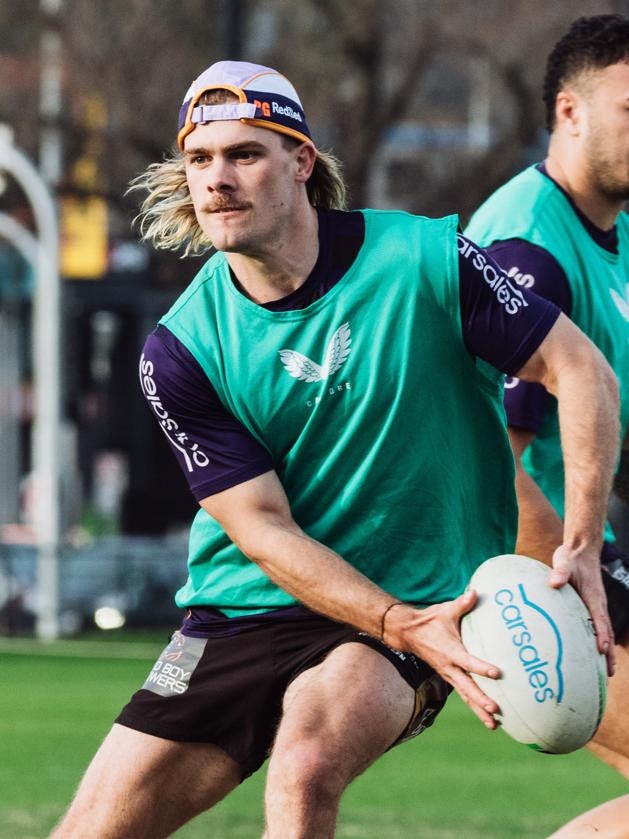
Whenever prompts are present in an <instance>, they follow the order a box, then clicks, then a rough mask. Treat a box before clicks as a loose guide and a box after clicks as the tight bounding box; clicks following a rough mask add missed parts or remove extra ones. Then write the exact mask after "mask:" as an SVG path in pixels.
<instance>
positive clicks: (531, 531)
mask: <svg viewBox="0 0 629 839" xmlns="http://www.w3.org/2000/svg"><path fill="white" fill-rule="evenodd" d="M515 489H516V493H517V496H518V510H519V517H518V538H517V543H516V551H517V553H519V554H524V556H531V557H533V558H534V559H538V560H539V561H540V562H545V563H546V565H552V562H553V554H554V552H555V550H556V549H557V548H558V547H559V545H561V543H562V542H563V522H562V521H561V518H560V517H559V515H558V514H557V512H556V511H555V509H554V507H553V506H552V504H551V503H550V501H549V500H548V499H547V498H546V496H545V495H544V493H543V492H542V491H541V489H540V488H539V486H538V485H537V484H536V483H535V481H534V480H533V478H531V476H530V475H529V474H528V473H527V472H525V471H524V469H522V468H521V467H520V468H519V469H518V470H517V472H516V479H515Z"/></svg>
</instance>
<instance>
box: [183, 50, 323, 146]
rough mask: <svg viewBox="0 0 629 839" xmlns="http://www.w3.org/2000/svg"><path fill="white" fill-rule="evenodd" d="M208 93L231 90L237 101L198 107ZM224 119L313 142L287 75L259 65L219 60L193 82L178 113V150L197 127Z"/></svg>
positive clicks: (304, 116) (299, 102) (301, 108)
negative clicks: (235, 120) (210, 91)
mask: <svg viewBox="0 0 629 839" xmlns="http://www.w3.org/2000/svg"><path fill="white" fill-rule="evenodd" d="M209 90H230V91H231V92H232V93H235V94H236V96H237V97H238V99H239V101H238V102H225V103H224V104H222V105H199V104H198V102H199V99H200V98H201V97H202V96H203V94H204V93H207V91H209ZM226 119H237V120H240V121H241V122H244V123H246V124H247V125H256V126H258V127H259V128H269V129H271V131H278V132H279V133H280V134H286V135H287V136H289V137H294V138H295V139H296V140H299V141H300V142H306V141H308V142H312V138H311V136H310V130H309V129H308V126H307V125H306V115H305V114H304V110H303V107H302V104H301V101H300V99H299V96H298V95H297V91H296V90H295V88H294V87H293V85H292V84H291V83H290V82H289V81H288V79H287V78H286V76H282V74H281V73H278V72H277V70H272V69H271V68H270V67H263V66H262V65H261V64H250V63H249V62H247V61H218V62H217V63H216V64H212V66H211V67H208V69H207V70H205V71H204V72H203V73H201V75H200V76H199V77H198V78H197V79H195V80H194V81H193V82H192V84H191V85H190V87H189V89H188V92H187V93H186V95H185V97H184V100H183V104H182V106H181V109H180V111H179V128H178V133H177V143H178V145H179V148H180V149H183V141H184V138H185V137H186V136H187V135H188V134H189V133H190V132H191V131H194V129H195V127H196V126H197V125H203V124H205V123H208V122H213V121H215V120H226Z"/></svg>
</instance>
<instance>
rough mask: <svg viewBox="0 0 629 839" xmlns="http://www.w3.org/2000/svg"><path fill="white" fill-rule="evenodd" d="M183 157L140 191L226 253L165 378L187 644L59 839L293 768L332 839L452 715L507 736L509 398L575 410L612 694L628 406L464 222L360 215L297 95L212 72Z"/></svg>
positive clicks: (102, 760)
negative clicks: (496, 581)
mask: <svg viewBox="0 0 629 839" xmlns="http://www.w3.org/2000/svg"><path fill="white" fill-rule="evenodd" d="M178 143H179V148H180V153H178V154H177V155H175V156H174V157H173V158H170V159H167V160H166V161H164V162H162V163H157V164H154V165H152V166H151V167H150V168H149V169H148V170H147V172H146V173H144V174H143V175H141V176H140V177H139V179H138V180H136V183H135V186H136V187H141V188H143V189H146V190H147V191H148V192H147V195H146V198H145V201H144V204H143V209H142V218H143V232H144V236H145V238H146V239H148V240H149V241H152V242H153V243H154V244H156V245H157V246H159V247H167V248H169V247H170V248H174V247H177V248H183V250H184V252H188V253H194V252H199V251H202V250H207V249H208V248H209V247H210V245H212V246H213V247H214V248H215V249H216V251H217V252H216V253H215V254H214V255H213V256H211V258H209V260H208V261H207V262H206V264H205V266H204V267H203V268H202V269H201V271H200V273H199V274H198V275H197V277H196V278H195V279H194V280H193V281H192V283H191V285H190V286H189V287H188V289H187V290H186V291H185V292H184V293H183V295H182V296H181V297H180V298H179V300H178V301H177V302H176V303H175V304H174V305H173V307H172V308H171V309H170V311H169V312H168V313H167V314H166V315H165V316H164V317H163V318H162V320H161V321H160V323H159V325H158V326H157V328H156V329H155V331H154V332H153V333H152V334H151V335H150V336H149V337H148V339H147V342H146V345H145V347H144V351H143V353H142V357H141V360H140V380H141V383H142V388H143V390H144V394H145V396H146V398H147V400H148V404H149V406H150V408H151V410H152V411H153V412H154V414H155V416H156V418H157V420H158V422H159V423H160V426H161V428H162V430H163V432H164V434H165V436H166V438H167V440H168V442H169V443H170V445H171V447H172V449H173V452H174V454H175V456H176V457H177V459H178V460H179V462H180V464H181V467H182V469H183V471H184V473H185V474H186V476H187V477H188V480H189V483H190V488H191V491H192V492H193V494H194V496H195V498H196V499H197V500H198V502H199V505H200V510H199V512H198V515H197V516H196V518H195V520H194V523H193V524H192V529H191V534H190V555H189V563H188V571H189V576H188V580H187V582H186V584H185V585H184V586H183V588H182V589H180V591H179V592H178V593H177V595H176V600H177V603H178V604H179V605H180V606H181V607H182V609H184V610H185V611H184V615H183V624H182V626H181V628H180V630H178V631H177V632H175V634H174V635H173V638H172V641H171V643H170V644H169V645H168V646H167V647H166V649H165V650H164V651H163V653H162V655H161V656H160V657H159V659H158V661H157V662H156V663H155V665H154V667H153V669H152V670H151V672H150V673H149V674H148V676H147V679H146V681H145V683H144V685H143V686H142V687H141V689H140V690H139V691H138V692H137V693H135V694H134V696H133V697H132V698H131V700H130V702H129V703H128V704H127V705H126V707H125V708H124V709H123V710H122V712H121V714H120V716H119V717H118V719H117V721H116V723H115V724H114V726H113V728H112V730H111V731H110V733H109V734H108V735H107V737H106V739H105V741H104V743H103V745H102V747H101V748H100V750H99V751H98V753H97V754H96V756H95V757H94V760H93V761H92V763H91V765H90V767H89V769H88V770H87V773H86V775H85V777H84V779H83V781H82V783H81V785H80V787H79V790H78V793H77V796H76V798H75V800H74V802H73V804H72V805H71V807H70V809H69V811H68V813H67V814H66V816H65V818H64V819H63V821H62V822H61V824H60V825H59V827H58V828H57V830H56V832H55V833H54V834H53V835H54V836H55V837H57V839H60V837H63V839H69V837H77V838H78V837H81V839H84V837H85V836H90V837H93V838H94V839H97V838H98V837H102V839H104V837H107V839H114V837H133V839H138V838H139V837H146V838H147V839H149V837H150V839H159V837H163V836H168V835H170V834H172V833H173V832H174V831H175V830H177V829H178V828H179V827H180V826H181V825H182V824H184V823H185V822H186V821H188V820H189V819H191V818H192V817H193V816H195V815H197V814H198V813H200V812H202V811H204V810H206V809H207V808H209V807H211V806H212V805H213V804H215V803H216V802H217V801H219V800H220V799H221V798H223V797H224V796H225V795H227V794H228V793H229V792H230V790H232V789H233V788H234V787H235V786H236V785H237V784H238V783H240V782H241V781H242V780H243V779H244V778H246V777H247V776H248V775H250V774H251V773H252V772H255V771H256V769H258V768H259V767H260V766H261V765H262V763H263V762H264V761H265V759H266V758H267V757H268V756H270V761H269V767H268V780H267V786H266V795H265V815H266V832H265V836H266V837H267V839H288V837H291V839H298V837H308V839H319V838H320V839H323V837H331V836H333V835H334V831H335V823H336V817H337V811H338V805H339V800H340V797H341V795H342V793H343V791H344V789H345V788H346V787H347V785H348V784H349V783H350V782H351V781H352V779H353V778H355V777H356V776H357V775H359V774H360V773H362V772H363V771H364V770H365V769H367V767H368V766H369V765H370V764H372V763H373V762H374V761H375V760H376V759H377V758H378V757H379V756H380V755H381V754H382V753H383V752H385V751H386V750H388V749H390V748H391V747H392V746H394V745H395V744H397V743H399V742H401V741H403V740H405V739H407V738H409V737H413V736H416V735H417V734H419V733H420V732H421V731H423V730H424V729H425V728H427V727H428V726H429V725H431V724H432V723H433V722H434V720H435V718H436V716H437V715H438V714H439V711H440V710H441V708H442V707H443V705H444V702H445V701H446V698H447V695H448V693H449V692H450V691H451V690H452V689H454V690H456V691H457V692H458V693H459V694H460V695H461V697H462V698H463V700H464V701H465V702H466V703H467V704H468V705H469V706H470V708H471V709H472V711H474V713H475V714H476V715H477V716H478V718H479V719H480V720H481V721H482V722H483V723H484V724H485V725H486V726H487V727H488V728H489V729H494V728H495V727H496V722H495V719H494V716H493V715H494V713H495V712H496V711H497V706H496V704H495V703H494V702H493V701H492V700H491V699H490V698H489V697H488V696H487V695H486V694H485V693H484V692H483V691H482V690H480V689H479V688H478V687H477V686H476V684H475V683H474V681H473V680H472V678H471V677H470V673H475V674H482V675H485V676H489V677H490V678H497V677H498V676H499V675H500V674H499V671H498V669H497V668H496V667H495V666H494V665H493V664H492V663H491V662H485V661H481V660H479V659H476V658H474V657H472V656H470V655H469V654H468V653H467V651H466V650H465V648H464V647H463V645H462V643H461V638H460V634H459V622H460V618H461V616H462V615H463V614H464V613H465V612H467V611H468V610H470V609H471V608H472V607H473V606H474V603H475V597H476V595H475V593H474V592H467V593H463V592H464V589H465V586H466V583H467V581H468V580H469V577H470V575H471V573H472V572H473V570H474V569H475V568H476V567H477V566H478V565H479V564H480V563H481V562H482V561H483V560H485V559H486V558H487V557H489V556H492V555H495V554H500V553H505V552H509V551H511V550H512V548H513V546H514V544H515V535H516V527H517V510H516V498H515V491H514V472H515V469H514V464H513V457H512V454H511V450H510V446H509V440H508V436H507V432H506V427H505V424H504V412H503V407H502V393H501V381H502V373H501V371H504V372H506V373H508V374H510V375H517V376H519V377H521V378H524V379H531V380H533V381H537V382H541V383H542V384H543V385H544V386H545V387H546V388H547V389H548V390H549V391H551V392H552V393H554V394H556V396H557V398H558V400H559V404H560V413H561V423H562V430H563V435H564V447H565V455H566V462H567V464H568V468H567V478H568V494H569V498H570V502H571V506H570V508H569V512H568V514H567V516H566V521H565V527H564V533H565V538H564V540H563V542H562V546H561V548H560V549H559V551H558V554H557V556H558V562H557V567H556V569H555V570H554V572H553V574H554V576H553V581H554V584H555V585H557V586H560V585H563V584H564V583H565V582H566V581H567V580H568V579H571V580H572V581H573V582H574V583H575V584H576V585H577V587H578V588H579V590H580V591H581V594H582V595H583V597H584V599H585V600H586V602H587V603H588V606H589V609H590V611H591V614H592V616H593V619H594V621H595V624H596V628H597V631H598V643H599V647H600V649H601V652H605V653H606V654H607V655H608V660H609V669H610V671H612V670H613V655H612V653H611V651H612V650H613V644H612V643H611V641H612V635H611V627H610V625H609V618H608V616H607V611H606V603H605V595H604V591H603V587H602V583H601V576H600V570H599V553H600V547H601V538H602V528H603V521H604V516H605V507H606V501H607V497H608V494H609V489H610V486H611V480H612V474H613V466H614V462H615V456H614V453H613V448H614V445H613V443H614V440H615V439H616V438H617V436H618V420H617V406H618V393H617V385H616V380H615V377H614V376H613V373H612V371H611V369H610V368H609V366H608V364H607V363H606V362H605V360H604V358H603V356H602V354H601V353H600V352H599V351H598V350H597V349H596V348H595V347H594V346H593V344H592V343H591V342H590V341H589V340H588V339H587V338H586V337H585V336H584V335H583V334H582V333H581V332H580V331H579V330H578V329H577V328H576V326H574V325H573V324H572V323H571V321H570V320H569V318H567V317H566V316H565V315H564V314H562V313H561V312H560V310H559V308H558V307H557V306H555V305H554V304H553V303H550V302H548V301H545V300H543V299H541V298H537V297H535V295H533V294H530V293H529V292H528V291H526V290H521V289H519V288H518V287H517V285H516V284H515V283H513V282H512V281H511V280H510V279H509V278H508V277H506V275H505V274H504V272H502V271H501V269H500V268H499V267H498V266H497V264H496V263H495V262H494V261H493V260H492V259H491V257H488V256H487V257H485V256H484V255H483V259H482V264H479V261H478V260H477V259H476V258H475V255H477V254H478V250H477V248H476V247H475V245H474V244H473V243H472V242H469V241H467V240H465V239H463V238H462V237H460V236H459V235H458V233H457V228H458V222H457V219H456V217H448V218H444V219H427V218H423V217H418V216H411V215H408V214H406V213H401V212H379V211H370V210H363V211H355V212H346V211H345V210H344V209H343V208H344V206H345V189H344V185H343V181H342V177H341V175H340V171H339V167H338V162H337V161H336V160H335V159H334V158H333V157H332V156H330V155H328V154H327V153H323V152H321V151H319V150H317V149H316V147H315V145H314V143H313V140H312V138H311V134H310V130H309V128H308V126H307V122H306V117H305V114H304V111H303V108H302V105H301V102H300V99H299V97H298V95H297V92H296V91H295V89H294V87H293V86H292V85H291V84H290V82H289V81H288V80H287V79H286V78H285V77H284V76H282V75H280V74H278V73H277V72H276V71H274V70H272V69H269V68H265V67H261V66H259V65H252V64H248V63H243V62H219V63H218V64H214V65H212V66H211V67H210V68H208V70H206V71H205V72H204V73H202V74H201V76H200V77H199V78H198V79H197V80H196V81H195V82H194V83H193V85H192V86H191V88H190V89H189V91H188V93H187V94H186V96H185V99H184V103H183V106H182V109H181V112H180V117H179V134H178ZM600 448H602V449H603V452H600V451H599V449H600ZM605 451H607V452H608V454H607V456H605V454H604V452H605ZM146 608H147V609H150V603H147V604H146Z"/></svg>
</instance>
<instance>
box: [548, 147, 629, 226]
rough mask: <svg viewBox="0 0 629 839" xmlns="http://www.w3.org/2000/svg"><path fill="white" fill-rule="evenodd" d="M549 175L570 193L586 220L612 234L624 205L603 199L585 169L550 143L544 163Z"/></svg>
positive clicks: (604, 197) (606, 198)
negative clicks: (555, 149) (556, 150)
mask: <svg viewBox="0 0 629 839" xmlns="http://www.w3.org/2000/svg"><path fill="white" fill-rule="evenodd" d="M545 166H546V172H547V173H548V175H549V176H550V177H551V178H552V179H553V180H554V181H556V182H557V183H558V184H559V186H560V187H561V188H562V189H563V190H564V191H565V192H567V193H568V195H569V196H570V198H571V199H572V201H573V202H574V203H575V205H576V206H577V207H578V208H579V210H580V211H581V212H582V213H583V215H584V216H586V218H588V219H589V220H590V221H591V222H592V224H594V225H596V227H598V228H599V230H611V229H612V227H613V226H614V225H615V224H616V219H617V218H618V214H619V213H620V211H621V210H622V208H623V206H624V201H621V200H612V199H610V198H609V197H608V196H606V195H604V194H603V193H602V192H601V191H600V189H598V188H597V187H596V186H595V185H594V184H593V183H592V182H591V179H590V177H589V175H588V172H587V169H586V167H585V166H584V165H583V163H582V162H581V161H579V162H577V161H575V160H574V159H572V158H571V157H570V156H569V155H559V154H557V153H556V152H555V151H554V149H553V144H552V142H551V145H550V148H549V150H548V157H547V158H546V160H545Z"/></svg>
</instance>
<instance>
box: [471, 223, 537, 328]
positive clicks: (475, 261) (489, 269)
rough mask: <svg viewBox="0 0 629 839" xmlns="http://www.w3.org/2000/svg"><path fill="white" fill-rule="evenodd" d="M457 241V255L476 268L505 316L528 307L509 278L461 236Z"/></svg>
mask: <svg viewBox="0 0 629 839" xmlns="http://www.w3.org/2000/svg"><path fill="white" fill-rule="evenodd" d="M458 240H459V253H460V254H461V256H464V257H465V259H468V260H469V261H470V262H471V263H472V265H473V266H474V268H476V270H477V271H478V272H479V274H480V275H481V276H482V278H483V280H484V281H485V282H486V283H487V285H488V286H489V287H490V288H491V289H492V290H493V292H494V294H495V295H496V299H497V300H498V302H499V303H501V304H502V306H503V307H504V310H505V312H507V314H509V315H516V314H517V313H518V312H519V311H520V309H523V308H525V307H527V306H528V305H529V304H528V303H527V302H526V299H525V297H524V295H523V294H522V292H521V291H520V289H519V288H516V287H515V286H514V285H512V283H511V281H510V279H509V276H508V275H507V274H505V273H504V271H501V270H500V269H499V268H496V267H495V266H494V265H492V264H491V263H490V262H488V260H487V255H486V254H485V253H483V252H482V251H479V250H478V248H476V247H475V246H474V245H473V244H472V243H471V242H470V241H468V240H467V239H465V238H464V237H463V236H460V235H459V236H458Z"/></svg>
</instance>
